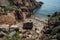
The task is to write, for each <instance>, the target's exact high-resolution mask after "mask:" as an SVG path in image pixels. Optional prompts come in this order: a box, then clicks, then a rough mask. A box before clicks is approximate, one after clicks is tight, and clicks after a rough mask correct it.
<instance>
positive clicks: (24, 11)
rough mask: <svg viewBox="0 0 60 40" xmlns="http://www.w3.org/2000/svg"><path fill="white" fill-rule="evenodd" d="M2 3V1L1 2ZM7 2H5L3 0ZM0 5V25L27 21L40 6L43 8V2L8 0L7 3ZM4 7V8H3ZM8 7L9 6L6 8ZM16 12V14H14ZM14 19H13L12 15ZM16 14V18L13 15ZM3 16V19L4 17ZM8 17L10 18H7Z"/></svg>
mask: <svg viewBox="0 0 60 40" xmlns="http://www.w3.org/2000/svg"><path fill="white" fill-rule="evenodd" d="M0 1H1V0H0ZM3 1H4V2H5V0H3ZM4 2H2V3H3V4H1V5H0V15H1V16H0V19H1V20H3V21H1V20H0V23H2V24H3V23H5V22H7V23H12V22H13V23H14V22H15V20H16V21H18V20H25V19H26V18H28V17H30V16H31V15H32V13H33V11H34V9H36V8H37V7H39V6H42V4H43V3H42V2H37V1H36V0H6V2H8V4H10V5H7V4H6V2H5V3H4ZM2 5H3V6H2ZM5 5H7V6H8V7H7V6H5ZM13 12H14V13H13ZM9 13H10V15H11V16H12V17H13V18H12V17H11V16H10V15H8V14H9ZM11 13H12V14H14V16H13V15H12V14H11ZM2 16H3V17H2ZM5 16H6V17H5ZM7 17H8V18H7ZM5 19H8V20H9V19H12V20H9V21H10V22H9V21H8V20H5Z"/></svg>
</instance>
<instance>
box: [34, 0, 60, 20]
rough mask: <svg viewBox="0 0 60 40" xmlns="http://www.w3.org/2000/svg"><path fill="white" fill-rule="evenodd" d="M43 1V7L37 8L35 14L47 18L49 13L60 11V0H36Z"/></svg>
mask: <svg viewBox="0 0 60 40" xmlns="http://www.w3.org/2000/svg"><path fill="white" fill-rule="evenodd" d="M36 1H38V2H39V1H42V2H43V3H44V4H43V5H42V7H41V8H37V9H36V10H35V12H34V13H35V14H34V15H35V16H37V17H39V18H43V19H47V18H48V17H47V15H52V14H53V13H54V12H60V0H36Z"/></svg>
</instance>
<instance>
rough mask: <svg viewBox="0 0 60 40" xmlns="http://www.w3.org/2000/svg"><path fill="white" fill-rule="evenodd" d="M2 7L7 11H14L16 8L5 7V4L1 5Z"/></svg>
mask: <svg viewBox="0 0 60 40" xmlns="http://www.w3.org/2000/svg"><path fill="white" fill-rule="evenodd" d="M0 7H1V8H2V9H4V11H5V12H7V11H9V12H12V11H13V10H14V9H12V8H8V7H5V6H0Z"/></svg>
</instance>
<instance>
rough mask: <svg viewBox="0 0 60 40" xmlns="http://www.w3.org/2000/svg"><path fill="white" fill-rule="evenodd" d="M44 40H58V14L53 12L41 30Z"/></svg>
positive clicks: (59, 14)
mask: <svg viewBox="0 0 60 40" xmlns="http://www.w3.org/2000/svg"><path fill="white" fill-rule="evenodd" d="M43 35H44V38H43V37H42V39H44V40H60V12H55V13H54V14H53V15H52V16H51V17H50V19H49V20H48V26H45V27H44V29H43Z"/></svg>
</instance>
